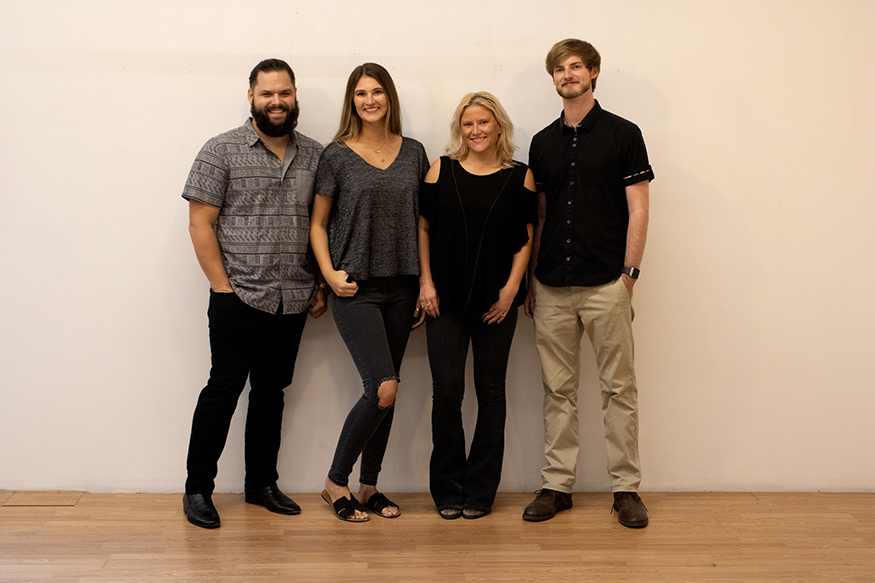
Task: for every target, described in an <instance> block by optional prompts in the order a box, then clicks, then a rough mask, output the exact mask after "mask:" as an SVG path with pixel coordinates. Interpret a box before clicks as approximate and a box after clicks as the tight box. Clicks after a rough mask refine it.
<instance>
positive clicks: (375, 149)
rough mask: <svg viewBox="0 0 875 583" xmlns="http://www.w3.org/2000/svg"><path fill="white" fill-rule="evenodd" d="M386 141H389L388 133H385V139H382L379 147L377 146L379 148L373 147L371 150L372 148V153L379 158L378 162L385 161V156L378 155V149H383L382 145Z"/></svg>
mask: <svg viewBox="0 0 875 583" xmlns="http://www.w3.org/2000/svg"><path fill="white" fill-rule="evenodd" d="M388 141H389V135H386V139H385V140H383V143H382V144H380V147H379V148H373V150H374V154H376V155H377V156H378V157H379V158H380V162H385V161H386V158H384V157H383V156H381V155H380V150H382V149H383V146H385V145H386V142H388Z"/></svg>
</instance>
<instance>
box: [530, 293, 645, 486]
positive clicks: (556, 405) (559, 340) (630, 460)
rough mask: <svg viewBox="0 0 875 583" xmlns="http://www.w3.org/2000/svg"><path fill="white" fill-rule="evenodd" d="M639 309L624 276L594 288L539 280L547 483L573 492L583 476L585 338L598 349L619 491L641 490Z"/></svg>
mask: <svg viewBox="0 0 875 583" xmlns="http://www.w3.org/2000/svg"><path fill="white" fill-rule="evenodd" d="M633 317H634V311H633V310H632V303H631V300H630V298H629V294H628V292H627V291H626V286H625V285H624V284H623V280H622V278H620V279H617V280H615V281H612V282H610V283H606V284H604V285H599V286H593V287H576V286H571V287H549V286H546V285H543V284H541V282H539V281H538V280H537V279H536V280H535V313H534V320H535V343H536V345H537V347H538V354H539V356H540V357H541V369H542V371H543V381H544V431H545V437H544V450H545V453H546V455H547V465H546V466H545V467H544V469H543V470H542V471H541V477H542V478H543V482H544V487H545V488H549V489H551V490H557V491H559V492H571V491H572V488H573V487H574V481H575V477H576V475H577V454H578V450H579V446H578V415H577V388H578V384H579V382H580V341H581V338H582V336H583V332H584V331H585V332H586V334H587V336H589V340H590V342H591V343H592V347H593V350H594V351H595V358H596V363H597V365H598V369H599V386H600V387H601V392H602V415H603V417H604V425H605V444H606V446H607V454H608V473H609V474H610V476H611V487H612V490H613V491H614V492H637V491H638V485H639V484H640V482H641V467H640V463H639V460H638V388H637V386H636V384H635V369H634V356H635V354H634V353H635V345H634V341H633V339H632V318H633Z"/></svg>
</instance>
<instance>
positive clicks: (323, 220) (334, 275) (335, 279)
mask: <svg viewBox="0 0 875 583" xmlns="http://www.w3.org/2000/svg"><path fill="white" fill-rule="evenodd" d="M333 203H334V198H333V197H331V196H323V195H321V194H317V195H315V196H314V197H313V216H311V217H310V247H311V248H312V249H313V256H314V257H315V258H316V263H318V264H319V270H320V271H321V272H322V275H323V276H324V277H325V282H326V283H327V284H328V285H330V286H331V289H332V290H334V293H335V294H337V296H339V297H342V298H349V297H352V296H354V295H355V292H357V291H358V288H359V286H358V284H357V283H355V282H348V281H346V280H347V278H348V277H349V274H348V273H347V272H345V271H336V270H335V269H334V266H333V265H332V264H331V254H330V253H329V251H328V219H329V217H330V216H331V205H332V204H333Z"/></svg>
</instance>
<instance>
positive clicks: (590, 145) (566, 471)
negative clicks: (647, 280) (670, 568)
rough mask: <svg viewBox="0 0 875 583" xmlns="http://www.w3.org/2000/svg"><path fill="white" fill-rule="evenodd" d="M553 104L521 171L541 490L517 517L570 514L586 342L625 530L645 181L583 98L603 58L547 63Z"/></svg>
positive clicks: (571, 46)
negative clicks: (557, 111) (540, 401)
mask: <svg viewBox="0 0 875 583" xmlns="http://www.w3.org/2000/svg"><path fill="white" fill-rule="evenodd" d="M546 66H547V72H548V73H550V75H551V76H552V77H553V85H554V86H555V87H556V91H557V92H558V93H559V95H560V96H561V97H562V102H563V106H564V107H563V112H562V114H561V115H560V116H559V119H558V120H556V121H555V122H553V123H552V124H550V125H549V126H547V127H546V128H544V129H543V130H542V131H541V132H539V133H538V134H537V135H535V137H534V138H533V139H532V145H531V149H530V152H529V167H530V168H531V169H532V172H533V173H534V175H535V180H536V182H537V185H538V192H539V193H540V194H539V210H540V215H541V217H540V218H541V220H540V221H539V224H538V229H537V232H536V234H535V241H534V248H533V252H532V262H531V265H530V268H531V270H532V272H533V275H534V277H530V278H529V281H530V282H532V283H531V285H530V287H529V290H528V295H527V297H526V304H525V308H526V314H527V315H528V316H530V317H534V320H535V341H536V344H537V346H538V354H539V356H540V358H541V368H542V369H543V379H544V391H545V397H544V426H545V451H546V455H547V465H546V467H544V469H543V470H542V472H541V476H542V479H543V484H544V486H543V488H542V489H541V490H540V491H539V493H538V496H537V497H536V498H535V500H534V501H533V502H532V503H531V504H529V505H528V506H527V507H526V509H525V511H524V512H523V518H524V519H525V520H529V521H535V522H537V521H542V520H548V519H550V518H552V517H553V516H554V515H555V514H556V512H559V511H561V510H566V509H568V508H571V504H572V502H571V491H572V488H573V486H574V481H575V478H576V474H577V456H578V449H579V448H578V415H577V389H578V383H579V380H580V342H581V337H582V335H583V332H586V333H587V336H589V339H590V342H591V343H592V346H593V350H594V351H595V356H596V362H597V364H598V367H599V379H600V385H601V392H602V412H603V414H604V424H605V441H606V446H607V454H608V472H609V474H610V476H611V486H612V490H613V492H614V509H615V510H617V514H618V517H619V521H620V523H621V524H623V525H624V526H628V527H632V528H639V527H643V526H647V522H648V518H647V510H646V509H645V508H644V505H643V504H642V502H641V499H640V498H639V497H638V493H637V492H638V485H639V483H640V482H641V469H640V464H639V460H638V389H637V386H636V383H635V370H634V342H633V338H632V318H633V316H634V312H633V310H632V304H631V298H632V288H633V286H634V285H635V282H636V280H637V279H638V274H639V273H640V267H641V258H642V256H643V254H644V243H645V240H646V238H647V221H648V212H649V211H648V208H649V184H650V180H652V179H653V171H652V169H651V168H650V163H649V162H648V159H647V150H646V148H645V146H644V140H643V138H642V137H641V131H640V130H639V129H638V127H637V126H636V125H635V124H633V123H631V122H629V121H627V120H625V119H623V118H621V117H618V116H616V115H614V114H612V113H609V112H607V111H605V110H603V109H602V108H601V107H600V106H599V104H598V102H597V101H596V100H595V99H594V97H593V91H594V90H595V86H596V81H597V79H598V76H599V70H600V67H601V57H600V56H599V53H598V51H596V49H595V47H593V46H592V45H591V44H589V43H587V42H584V41H580V40H576V39H567V40H564V41H560V42H558V43H556V44H555V45H554V46H553V48H552V49H551V50H550V52H549V54H548V55H547V59H546Z"/></svg>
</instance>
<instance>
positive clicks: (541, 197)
mask: <svg viewBox="0 0 875 583" xmlns="http://www.w3.org/2000/svg"><path fill="white" fill-rule="evenodd" d="M533 190H534V189H533ZM546 216H547V195H546V194H544V193H543V192H539V193H538V226H537V227H536V228H535V236H534V238H533V239H532V257H531V259H530V260H529V289H528V290H527V292H526V303H525V311H526V316H528V317H529V318H531V317H532V316H534V314H535V268H536V267H537V266H538V252H539V251H540V249H541V232H542V231H543V229H544V218H545V217H546Z"/></svg>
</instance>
